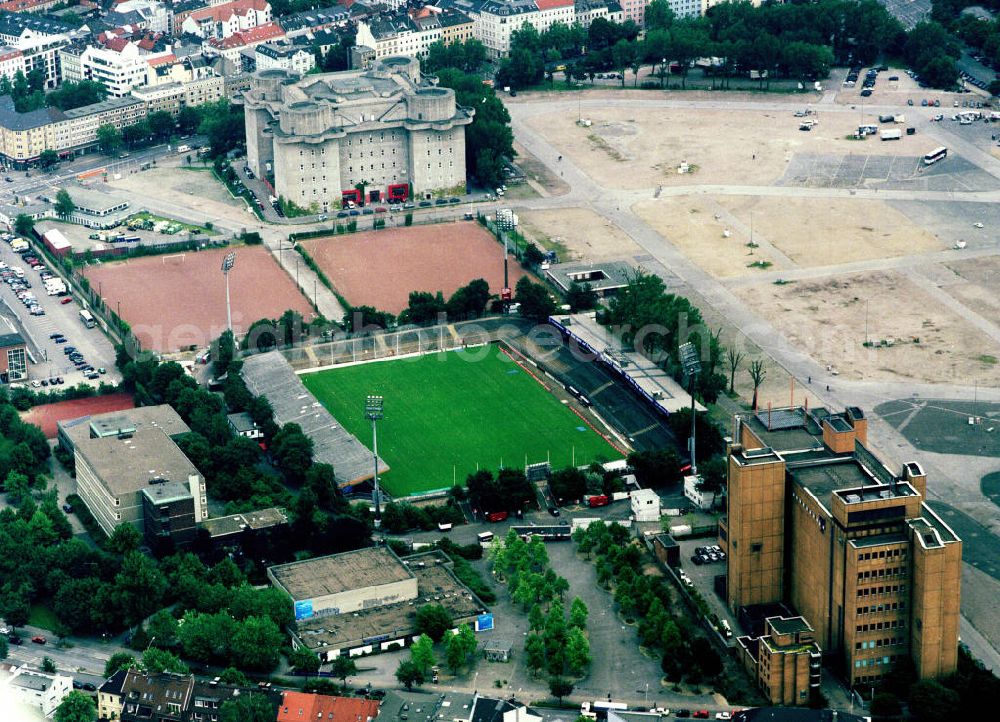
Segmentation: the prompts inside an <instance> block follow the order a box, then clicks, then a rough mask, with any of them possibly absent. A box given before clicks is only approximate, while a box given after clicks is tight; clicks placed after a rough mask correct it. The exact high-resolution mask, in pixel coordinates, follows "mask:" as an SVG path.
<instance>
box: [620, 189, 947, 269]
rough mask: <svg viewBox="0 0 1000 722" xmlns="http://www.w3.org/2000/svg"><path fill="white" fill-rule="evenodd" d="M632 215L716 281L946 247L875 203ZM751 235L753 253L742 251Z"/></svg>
mask: <svg viewBox="0 0 1000 722" xmlns="http://www.w3.org/2000/svg"><path fill="white" fill-rule="evenodd" d="M633 210H634V211H635V212H636V214H637V215H638V216H639V217H640V218H642V219H643V220H644V221H646V222H647V223H649V224H650V225H651V226H652V227H653V228H655V229H656V230H657V232H659V233H660V234H662V235H663V236H664V237H665V238H667V239H669V240H670V242H671V243H672V244H674V246H676V247H677V248H679V249H680V250H681V251H683V252H684V254H685V255H686V256H687V257H688V258H690V259H691V260H692V261H694V262H695V263H696V264H698V265H699V266H700V267H701V268H703V269H704V270H706V271H708V272H709V273H711V274H712V275H713V276H715V277H717V278H728V277H733V276H744V275H752V274H753V273H755V272H757V271H758V268H756V267H754V266H752V265H751V264H753V263H756V262H765V263H770V264H772V265H771V266H770V267H769V268H770V269H771V270H781V269H788V268H794V267H798V266H802V267H814V266H829V265H832V264H837V263H851V262H854V261H864V260H870V259H877V258H890V257H896V256H906V255H911V254H914V253H924V252H928V251H935V250H942V249H944V248H946V247H947V245H946V244H945V243H944V242H942V241H940V240H939V239H938V238H936V237H935V236H934V234H932V233H930V232H928V231H926V230H924V229H922V228H921V227H920V226H917V225H916V224H914V223H913V222H912V221H910V220H909V219H907V218H906V217H905V216H904V215H903V214H902V213H900V212H899V211H897V210H895V209H894V208H891V207H889V206H888V205H886V204H885V203H883V202H881V201H872V200H861V199H854V198H852V199H840V198H794V197H792V198H771V197H758V196H685V197H676V198H670V197H665V198H661V199H658V200H650V201H643V202H641V203H637V204H636V205H635V206H633ZM751 229H752V231H753V242H754V243H755V244H756V247H755V248H751V247H750V245H749V244H750V240H751V239H750V233H751ZM727 231H728V233H729V236H728V237H726V232H727ZM751 251H752V252H751Z"/></svg>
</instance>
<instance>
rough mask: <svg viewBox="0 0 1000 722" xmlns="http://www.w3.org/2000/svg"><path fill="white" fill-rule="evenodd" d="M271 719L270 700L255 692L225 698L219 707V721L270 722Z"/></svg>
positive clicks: (272, 713)
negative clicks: (233, 697)
mask: <svg viewBox="0 0 1000 722" xmlns="http://www.w3.org/2000/svg"><path fill="white" fill-rule="evenodd" d="M273 719H274V708H273V707H271V702H270V701H269V700H268V699H267V697H265V696H264V695H262V694H257V693H255V692H252V693H250V694H242V695H240V696H239V697H237V698H235V699H227V700H226V701H225V702H223V703H222V706H221V707H219V722H272V720H273Z"/></svg>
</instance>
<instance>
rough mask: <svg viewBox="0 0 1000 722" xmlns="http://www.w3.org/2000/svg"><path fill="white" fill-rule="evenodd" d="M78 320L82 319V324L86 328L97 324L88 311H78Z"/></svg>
mask: <svg viewBox="0 0 1000 722" xmlns="http://www.w3.org/2000/svg"><path fill="white" fill-rule="evenodd" d="M80 320H81V321H83V325H84V326H86V327H87V328H93V327H94V326H96V325H97V321H95V320H94V317H93V315H92V314H91V313H90V311H87V310H82V309H81V311H80Z"/></svg>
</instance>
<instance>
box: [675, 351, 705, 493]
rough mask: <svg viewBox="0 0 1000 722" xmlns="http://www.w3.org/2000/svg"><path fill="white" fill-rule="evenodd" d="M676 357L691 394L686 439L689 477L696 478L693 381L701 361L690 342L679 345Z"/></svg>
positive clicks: (699, 368)
mask: <svg viewBox="0 0 1000 722" xmlns="http://www.w3.org/2000/svg"><path fill="white" fill-rule="evenodd" d="M677 356H678V358H679V359H680V362H681V367H682V368H683V369H684V374H685V375H686V376H687V377H688V386H689V389H690V393H691V438H690V439H688V452H689V453H690V454H691V476H696V475H697V474H698V463H697V462H696V461H695V456H694V419H695V416H694V414H695V411H694V380H695V377H697V376H698V373H699V372H700V371H701V359H699V358H698V348H697V347H696V346H695V345H694V344H693V343H691V342H690V341H688V342H687V343H685V344H681V347H680V348H679V349H678V350H677Z"/></svg>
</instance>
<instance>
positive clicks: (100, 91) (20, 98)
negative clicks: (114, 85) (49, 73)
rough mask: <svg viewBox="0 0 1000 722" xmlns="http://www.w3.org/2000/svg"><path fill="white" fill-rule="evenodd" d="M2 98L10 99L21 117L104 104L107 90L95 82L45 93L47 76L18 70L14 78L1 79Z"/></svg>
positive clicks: (75, 83) (72, 83)
mask: <svg viewBox="0 0 1000 722" xmlns="http://www.w3.org/2000/svg"><path fill="white" fill-rule="evenodd" d="M0 95H9V96H11V98H12V99H13V101H14V110H16V111H17V112H18V113H30V112H31V111H33V110H38V109H40V108H44V107H46V106H48V107H50V108H59V109H60V110H72V109H73V108H79V107H81V106H84V105H90V104H92V103H99V102H101V101H102V100H104V97H105V96H106V95H107V90H106V89H105V87H104V85H103V84H101V83H98V82H96V81H93V80H81V81H80V82H74V81H72V80H69V81H66V82H65V83H63V84H62V85H61V86H60V87H59V89H58V90H52V91H50V92H48V93H46V92H45V73H44V72H43V71H42V70H39V69H35V70H32V71H31V72H29V73H28V74H27V75H25V74H24V72H23V71H21V70H18V71H17V72H16V73H14V75H13V77H11V76H9V75H4V76H0Z"/></svg>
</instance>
